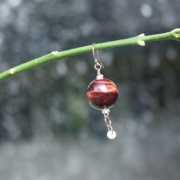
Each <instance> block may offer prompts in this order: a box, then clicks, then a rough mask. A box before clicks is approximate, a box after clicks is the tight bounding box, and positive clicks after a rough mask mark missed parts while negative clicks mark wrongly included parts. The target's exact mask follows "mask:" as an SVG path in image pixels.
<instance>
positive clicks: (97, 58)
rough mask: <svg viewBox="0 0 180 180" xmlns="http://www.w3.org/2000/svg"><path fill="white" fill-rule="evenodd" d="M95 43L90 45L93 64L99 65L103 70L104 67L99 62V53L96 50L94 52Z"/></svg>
mask: <svg viewBox="0 0 180 180" xmlns="http://www.w3.org/2000/svg"><path fill="white" fill-rule="evenodd" d="M95 45H96V44H95V43H93V44H92V54H93V57H94V61H95V63H99V64H100V65H101V67H102V68H104V65H103V63H102V61H101V57H100V53H99V51H98V50H96V52H95Z"/></svg>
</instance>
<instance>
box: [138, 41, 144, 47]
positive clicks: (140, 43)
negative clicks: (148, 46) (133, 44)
mask: <svg viewBox="0 0 180 180" xmlns="http://www.w3.org/2000/svg"><path fill="white" fill-rule="evenodd" d="M137 44H138V45H140V46H145V41H143V40H138V41H137Z"/></svg>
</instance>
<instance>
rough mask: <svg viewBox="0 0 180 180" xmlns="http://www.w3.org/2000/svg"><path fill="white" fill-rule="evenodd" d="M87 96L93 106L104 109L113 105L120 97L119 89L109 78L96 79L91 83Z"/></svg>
mask: <svg viewBox="0 0 180 180" xmlns="http://www.w3.org/2000/svg"><path fill="white" fill-rule="evenodd" d="M86 96H87V99H88V101H89V103H90V105H91V106H92V107H94V108H95V109H99V110H102V109H104V108H110V107H112V106H113V104H114V103H115V102H116V100H117V98H118V89H117V87H116V85H115V84H114V83H113V82H112V81H111V80H109V79H106V78H102V79H96V80H94V81H92V82H91V83H90V84H89V86H88V88H87V92H86Z"/></svg>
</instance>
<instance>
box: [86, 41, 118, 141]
mask: <svg viewBox="0 0 180 180" xmlns="http://www.w3.org/2000/svg"><path fill="white" fill-rule="evenodd" d="M92 54H93V57H94V62H95V65H94V69H95V70H96V71H97V76H96V79H95V80H94V81H92V82H91V83H90V84H89V86H88V88H87V92H86V96H87V99H88V101H89V104H90V105H91V106H92V107H93V108H95V109H97V110H101V111H102V114H103V115H104V121H105V124H106V126H107V129H108V132H107V137H108V138H109V139H115V138H116V132H115V131H114V130H113V127H112V125H111V119H110V116H109V113H110V110H109V109H110V108H111V107H112V106H113V105H114V103H115V102H116V100H117V98H118V89H117V87H116V85H115V84H114V83H113V82H112V81H111V80H109V79H106V78H104V77H103V74H101V68H103V67H104V66H103V64H102V62H101V60H100V55H99V52H98V50H96V54H95V44H93V45H92Z"/></svg>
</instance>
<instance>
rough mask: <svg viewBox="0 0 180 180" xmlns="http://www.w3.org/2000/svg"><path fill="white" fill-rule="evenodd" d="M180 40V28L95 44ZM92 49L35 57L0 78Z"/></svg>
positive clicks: (1, 74) (90, 46)
mask: <svg viewBox="0 0 180 180" xmlns="http://www.w3.org/2000/svg"><path fill="white" fill-rule="evenodd" d="M170 39H173V40H180V28H178V29H174V30H172V31H170V32H166V33H162V34H155V35H148V36H145V35H144V34H141V35H139V36H135V37H132V38H127V39H122V40H117V41H110V42H105V43H98V44H96V45H95V49H96V50H97V49H106V48H114V47H119V46H129V45H140V46H145V43H146V42H152V41H161V40H170ZM90 51H92V45H88V46H84V47H79V48H75V49H70V50H66V51H61V52H58V51H53V52H51V53H49V54H47V55H45V56H41V57H39V58H36V59H33V60H31V61H28V62H26V63H23V64H20V65H18V66H15V67H13V68H11V69H8V70H6V71H4V72H2V73H0V80H3V79H5V78H7V77H9V76H13V75H15V74H18V73H20V72H23V71H25V70H28V69H30V68H33V67H36V66H38V65H40V64H44V63H47V62H51V61H54V60H57V59H64V58H67V57H69V56H74V55H77V54H82V53H87V52H90Z"/></svg>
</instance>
